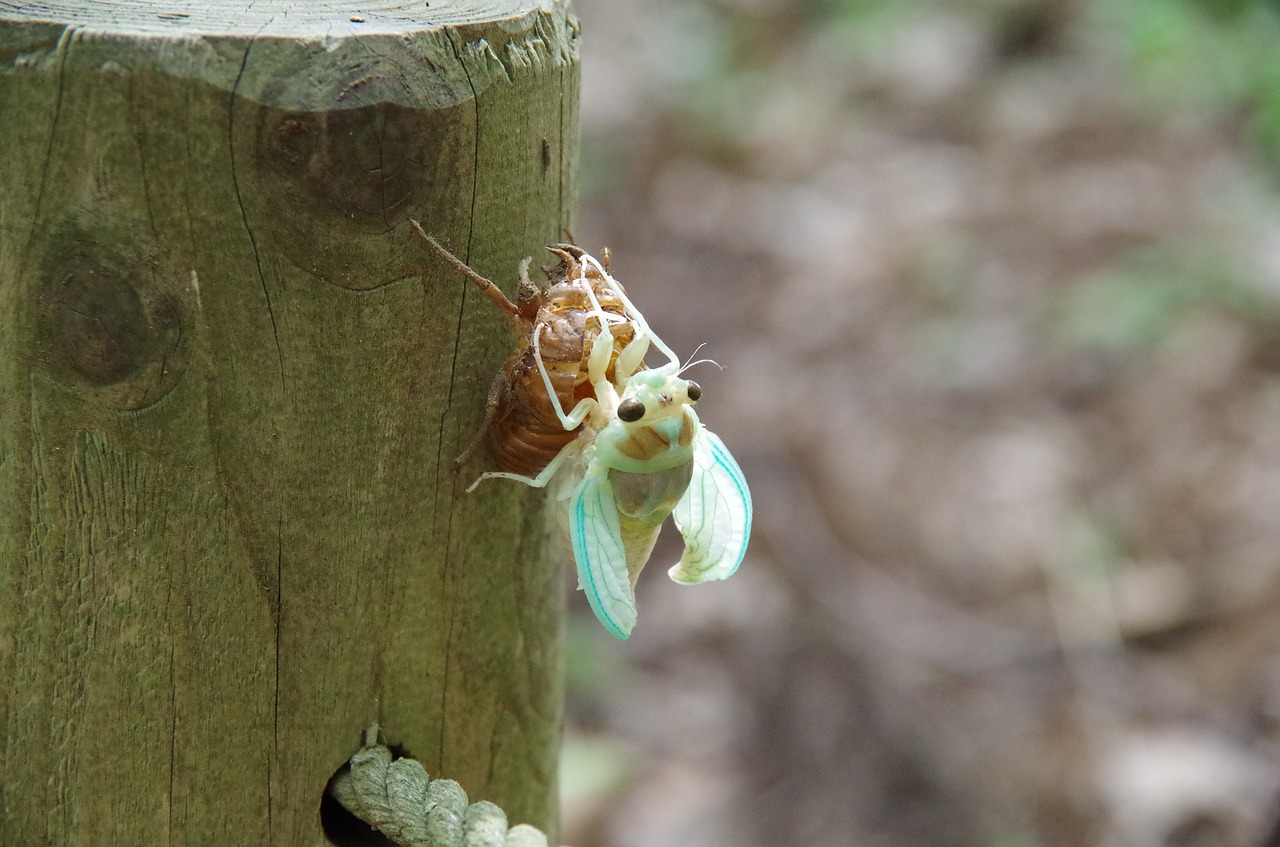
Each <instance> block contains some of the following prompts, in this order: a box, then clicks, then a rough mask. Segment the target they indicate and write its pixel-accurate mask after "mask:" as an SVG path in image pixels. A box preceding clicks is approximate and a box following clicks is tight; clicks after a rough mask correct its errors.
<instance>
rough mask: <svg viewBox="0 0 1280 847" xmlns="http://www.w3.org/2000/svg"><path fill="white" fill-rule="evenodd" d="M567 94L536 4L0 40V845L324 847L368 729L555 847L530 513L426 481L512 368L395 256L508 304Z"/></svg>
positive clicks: (525, 502) (12, 21)
mask: <svg viewBox="0 0 1280 847" xmlns="http://www.w3.org/2000/svg"><path fill="white" fill-rule="evenodd" d="M179 9H180V10H183V11H175V10H179ZM577 73H578V71H577V26H576V23H575V22H574V20H573V18H572V16H571V14H570V12H569V10H568V8H567V0H490V1H489V2H480V0H430V3H429V4H428V3H426V2H417V3H390V2H386V3H379V2H348V0H328V2H325V3H309V4H308V3H296V2H286V0H275V2H266V1H265V0H255V2H249V0H205V1H204V2H202V3H200V4H170V5H165V4H160V3H153V2H150V0H133V2H120V3H110V4H106V3H100V2H94V0H78V1H77V0H49V2H45V3H41V4H38V5H37V7H36V10H35V11H33V10H32V6H31V5H24V4H12V3H0V141H2V142H3V164H0V680H3V682H2V683H0V734H2V735H3V746H2V747H0V786H2V787H0V795H2V796H0V844H6V845H8V844H12V845H34V844H50V845H94V847H100V845H106V844H111V845H126V847H128V846H130V845H137V846H138V847H155V845H161V844H170V843H175V844H186V845H217V847H225V845H229V844H247V845H259V844H262V845H266V844H272V845H276V846H277V847H292V845H322V844H324V843H325V838H324V836H323V835H322V832H321V826H320V823H319V815H318V810H319V808H320V804H321V795H322V792H323V790H324V787H325V784H326V781H327V780H328V779H329V778H330V776H331V775H332V774H333V773H334V772H335V770H337V769H338V768H339V767H340V766H341V765H342V764H343V762H345V761H346V759H347V758H348V757H349V756H350V755H351V754H352V753H354V752H355V751H356V749H357V748H358V747H359V744H360V741H361V733H362V731H363V730H364V729H365V727H366V726H368V725H369V724H370V723H372V722H374V721H377V722H378V723H380V724H381V726H382V728H383V730H384V733H385V735H386V737H387V739H388V740H389V741H390V742H391V743H392V744H394V745H399V746H400V747H401V748H403V749H405V750H407V751H408V752H409V753H411V754H412V755H414V756H416V757H417V758H419V759H421V760H422V761H423V763H424V764H425V765H426V767H427V769H428V771H429V772H430V773H431V775H432V776H433V777H436V776H445V777H451V778H454V779H457V780H458V781H459V782H460V783H462V785H463V786H464V787H465V788H466V789H467V790H468V791H469V793H470V794H471V797H472V799H473V800H479V799H488V800H492V801H494V802H496V803H498V804H499V805H501V806H502V807H503V808H504V809H506V810H507V812H508V813H509V815H510V817H511V821H512V823H516V822H522V821H524V822H529V823H532V824H534V825H536V826H539V827H542V828H545V829H553V828H554V822H555V803H556V794H555V777H556V771H555V761H556V752H557V745H558V741H559V738H558V734H559V724H560V715H561V702H562V693H563V692H562V684H561V667H560V663H561V658H560V655H561V654H560V629H561V617H562V608H561V606H562V602H561V599H560V598H561V596H562V588H563V580H562V572H561V570H560V569H559V568H558V567H555V566H550V565H548V561H552V562H555V561H557V560H558V558H557V557H552V558H551V559H548V558H547V557H546V556H545V555H544V549H543V545H544V537H545V529H544V527H545V521H544V513H543V506H542V503H543V495H542V494H541V493H540V492H532V491H530V490H528V489H526V488H524V487H522V486H518V485H499V484H487V485H485V486H482V487H481V489H480V490H479V491H478V492H477V493H476V494H474V495H470V496H467V495H464V494H463V493H462V485H459V484H458V483H457V481H455V479H454V478H453V476H452V474H451V471H452V464H453V459H454V458H455V457H456V456H457V455H458V454H459V453H460V452H461V450H462V448H463V446H464V445H465V444H466V443H467V441H468V440H469V439H470V437H471V435H472V433H473V430H474V427H475V426H476V424H477V423H478V421H479V418H480V415H481V412H482V409H483V405H484V397H485V393H486V390H487V388H488V385H489V383H490V381H491V380H492V378H493V376H494V374H495V373H496V372H497V369H498V367H499V365H500V364H501V362H502V360H503V358H504V357H505V355H506V354H507V353H508V352H509V350H510V348H511V344H512V343H513V342H512V339H511V338H510V336H509V333H508V330H507V328H506V324H505V322H504V321H503V319H502V316H501V315H499V314H498V313H497V311H496V310H495V309H494V308H493V305H492V304H491V303H490V302H488V301H487V300H486V299H485V298H484V297H483V296H480V295H478V294H477V292H475V291H474V290H473V288H472V286H471V284H470V283H468V282H466V281H465V280H463V279H460V278H459V277H458V276H457V274H456V273H455V272H454V271H452V270H451V269H449V268H446V267H442V266H441V265H440V264H439V263H438V262H435V261H432V260H431V259H430V258H429V257H428V256H427V255H426V254H425V253H424V251H423V250H422V248H421V245H420V244H419V243H418V242H417V240H416V239H415V238H414V237H413V235H412V233H411V231H410V229H409V227H408V225H407V223H406V221H407V219H408V218H410V217H413V218H417V219H418V220H420V221H422V222H423V225H424V226H425V227H427V229H428V230H429V231H430V232H432V233H433V234H435V235H436V236H437V237H439V238H440V240H441V241H443V242H444V243H446V244H447V245H448V246H449V247H450V248H451V249H453V250H454V251H455V252H456V253H458V255H460V256H461V257H463V258H464V259H466V260H467V261H468V262H469V263H470V264H471V265H472V266H473V267H475V268H476V269H477V270H478V271H479V272H481V273H483V274H485V275H486V276H489V277H491V278H493V279H495V280H499V281H502V282H503V284H504V287H505V288H507V290H508V292H511V291H512V289H513V288H514V285H513V283H514V280H515V269H516V264H517V262H518V261H519V260H520V259H521V258H522V257H524V256H526V255H539V254H540V251H541V247H542V245H544V244H547V243H550V242H553V241H556V240H559V239H560V234H561V232H562V231H563V230H564V229H565V228H566V227H568V226H569V225H570V223H571V221H570V217H569V216H570V211H571V209H572V206H573V201H574V193H575V189H574V176H573V172H574V168H573V165H574V160H575V157H576V139H577V88H578V83H577V78H578V77H577ZM541 260H542V257H540V258H539V261H541ZM473 474H474V471H473ZM466 481H468V480H465V479H464V480H461V482H462V483H463V484H465V482H466Z"/></svg>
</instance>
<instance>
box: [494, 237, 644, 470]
mask: <svg viewBox="0 0 1280 847" xmlns="http://www.w3.org/2000/svg"><path fill="white" fill-rule="evenodd" d="M548 249H549V250H551V251H552V252H553V253H556V254H557V255H558V256H559V257H560V264H559V265H557V266H556V267H554V268H552V269H551V270H549V271H548V272H547V276H548V281H547V284H546V285H544V286H543V287H542V288H541V289H539V290H537V291H530V292H521V296H520V297H519V298H518V299H517V301H516V305H517V306H518V307H519V309H520V316H521V318H522V319H524V320H526V321H527V322H528V330H527V332H524V333H522V336H523V337H522V338H521V342H520V346H519V348H518V349H517V350H516V351H515V353H513V354H512V356H511V358H510V359H508V361H507V364H506V366H505V368H504V371H503V375H502V376H501V377H500V379H502V380H504V382H505V386H504V387H503V388H502V390H501V391H500V392H499V394H498V398H497V408H496V409H495V411H494V418H493V422H492V424H491V426H490V429H489V444H490V449H491V452H492V454H493V458H494V462H495V464H496V465H497V466H498V468H499V469H500V470H502V471H505V472H507V473H516V474H520V475H522V476H536V475H537V474H538V473H539V472H540V471H541V470H542V469H543V468H545V467H546V466H547V464H548V463H550V461H551V460H552V459H553V458H555V456H556V455H557V454H558V453H559V452H560V451H561V450H563V449H564V448H565V447H566V446H567V445H568V444H569V443H570V442H571V441H573V440H574V439H575V438H576V437H577V436H578V433H579V431H580V430H581V426H579V427H578V428H577V429H574V430H566V429H565V428H564V425H563V423H562V422H561V420H560V416H559V414H558V413H557V411H556V407H555V404H554V403H553V402H552V400H551V396H550V395H549V394H548V393H547V388H546V383H545V382H544V381H543V378H542V373H541V371H540V369H539V367H538V360H539V358H541V360H542V367H543V368H544V369H545V370H546V372H547V376H548V377H549V379H550V381H551V385H552V388H553V389H554V391H555V396H556V399H557V400H558V401H559V405H560V408H561V409H562V410H563V411H565V412H568V411H570V410H571V409H573V407H574V406H576V405H577V404H578V402H579V401H581V400H584V399H587V398H591V397H594V396H595V389H594V388H593V387H592V385H591V381H590V379H589V378H588V375H587V360H588V357H589V356H590V355H591V350H592V348H593V346H594V344H595V342H596V339H597V337H598V336H599V335H600V330H601V318H600V316H599V315H598V314H597V311H603V312H605V313H607V314H609V315H613V316H616V321H615V320H612V319H610V332H611V334H612V336H613V348H614V349H613V352H612V354H611V356H610V361H609V368H608V373H607V376H608V378H609V380H610V381H611V382H612V381H615V380H616V375H615V373H614V369H615V366H616V362H617V357H618V353H619V352H620V351H621V350H622V349H623V348H625V347H626V346H627V345H628V344H630V343H631V341H632V340H634V339H635V337H636V333H637V331H638V328H637V326H636V325H635V323H634V322H633V321H632V319H631V317H630V316H629V315H628V313H627V307H626V303H625V301H624V300H623V299H622V297H620V296H619V291H618V283H617V281H616V280H614V279H613V278H612V277H610V276H608V274H607V272H605V273H602V272H601V271H602V270H603V268H602V267H601V266H600V265H598V264H596V263H595V262H584V261H582V258H583V256H585V255H586V254H585V253H584V252H583V251H582V250H581V249H580V248H578V247H575V246H573V245H569V244H557V245H554V246H552V247H550V248H548ZM593 297H594V300H595V302H594V303H593V302H592V298H593ZM597 307H598V309H597ZM535 335H536V337H537V344H536V345H535V343H534V338H535Z"/></svg>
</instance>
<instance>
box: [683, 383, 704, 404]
mask: <svg viewBox="0 0 1280 847" xmlns="http://www.w3.org/2000/svg"><path fill="white" fill-rule="evenodd" d="M685 393H686V394H688V395H689V399H690V400H692V401H693V402H695V403H697V402H698V401H699V400H701V399H702V386H701V385H698V383H696V382H694V381H693V380H689V387H688V388H686V389H685Z"/></svg>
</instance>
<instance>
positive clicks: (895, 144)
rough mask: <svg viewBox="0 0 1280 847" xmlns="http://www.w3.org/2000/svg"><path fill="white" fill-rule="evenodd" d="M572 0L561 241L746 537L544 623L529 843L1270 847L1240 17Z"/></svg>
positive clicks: (1254, 118)
mask: <svg viewBox="0 0 1280 847" xmlns="http://www.w3.org/2000/svg"><path fill="white" fill-rule="evenodd" d="M576 10H577V13H578V15H579V17H580V18H581V20H582V24H583V31H584V56H583V77H584V81H583V123H584V164H583V173H582V183H583V184H582V189H583V203H582V207H581V211H580V215H579V223H578V226H577V232H576V233H575V234H576V236H577V237H578V239H579V242H580V243H581V244H583V245H584V246H585V247H587V248H588V249H593V250H594V249H598V248H599V247H600V246H601V245H608V246H609V247H611V248H612V250H613V257H614V265H613V268H614V271H615V272H616V273H617V275H618V277H619V278H620V279H621V280H622V281H623V283H624V284H626V285H627V287H628V291H629V292H630V293H631V295H632V297H633V299H634V300H635V301H636V303H637V305H638V306H639V307H640V308H641V310H642V311H644V313H645V314H646V316H647V317H648V318H649V321H650V323H651V324H652V325H653V326H654V328H655V329H656V330H657V332H659V333H660V334H661V335H662V336H663V337H664V338H665V339H666V340H667V341H668V342H669V343H671V344H672V346H673V347H674V348H675V349H676V350H677V351H678V352H680V353H681V354H682V355H686V356H687V355H689V354H691V353H693V351H694V349H695V348H696V347H697V345H698V344H700V343H703V342H706V347H705V348H703V349H702V351H701V353H700V354H699V355H701V356H709V357H711V358H713V359H715V360H716V361H718V362H720V363H721V364H723V365H724V370H723V372H720V371H717V370H716V369H715V368H714V367H712V366H709V365H700V366H699V367H698V368H697V369H696V372H695V374H694V376H695V378H696V379H698V380H699V381H700V382H701V384H702V386H703V388H704V390H705V399H704V400H703V401H702V402H701V403H700V404H699V407H698V409H699V414H700V415H701V417H702V419H703V421H704V422H706V423H707V424H708V426H709V427H710V428H711V429H712V430H714V431H715V432H717V433H718V434H719V435H720V436H721V437H722V438H723V439H724V441H725V443H726V444H727V445H728V446H729V448H730V449H731V450H732V451H733V452H734V454H735V455H736V457H737V458H738V460H739V461H740V463H741V464H742V466H743V468H744V470H745V472H746V474H747V478H748V480H749V482H750V483H751V486H752V491H753V493H754V495H755V499H756V526H755V535H754V537H753V541H752V547H751V549H750V551H749V552H748V554H747V560H746V562H745V563H744V564H743V566H742V569H741V570H740V572H739V573H738V575H736V576H735V577H734V578H733V579H732V580H729V581H728V582H725V583H719V584H716V585H714V586H702V587H698V588H682V587H679V586H676V585H674V584H672V583H670V582H669V581H668V580H667V579H666V578H665V576H664V575H663V571H664V570H665V567H666V565H667V564H669V563H670V562H669V560H672V561H673V560H674V559H675V558H676V557H677V555H678V553H677V551H678V549H679V547H678V543H677V539H676V538H674V535H675V533H674V531H673V530H672V529H670V528H668V530H667V533H668V534H669V535H670V536H672V537H664V539H663V543H662V544H661V545H660V547H659V549H658V551H657V553H656V554H655V556H654V561H653V562H652V563H651V565H650V570H649V571H648V572H647V573H645V574H644V576H643V578H642V579H641V581H640V586H639V608H640V621H639V624H638V626H637V628H636V633H635V635H634V636H633V638H632V640H631V641H630V642H629V643H627V644H625V645H618V644H613V643H609V642H610V639H608V638H607V637H606V636H605V635H604V634H603V633H602V632H601V631H600V630H599V628H598V627H596V626H595V625H594V623H593V622H592V621H591V620H590V613H589V612H588V611H586V604H585V603H584V602H575V603H573V608H574V610H575V613H576V614H578V615H579V617H578V618H575V621H574V622H573V628H572V629H571V632H570V650H571V661H570V673H571V677H570V684H571V699H570V719H569V726H568V727H567V739H566V740H567V745H566V753H565V756H566V760H565V765H564V774H563V779H564V794H565V797H564V800H565V810H566V811H565V815H566V817H565V832H564V840H565V843H568V844H573V845H576V846H577V847H674V845H680V847H721V846H722V845H738V846H739V847H756V846H757V845H759V847H790V845H796V847H800V845H803V846H804V847H824V846H825V845H832V846H833V847H836V846H837V845H838V846H839V847H844V845H858V847H862V846H863V845H866V847H908V846H909V845H910V847H948V846H949V845H966V847H967V845H982V846H983V847H1036V846H1037V845H1046V847H1047V846H1048V845H1053V846H1054V847H1057V845H1081V846H1082V847H1086V846H1087V847H1093V845H1105V847H1147V845H1152V847H1156V846H1157V845H1160V846H1162V845H1169V847H1174V846H1175V845H1177V847H1192V845H1195V847H1200V845H1206V846H1207V845H1241V847H1253V846H1254V845H1256V846H1257V847H1261V845H1264V844H1270V845H1276V844H1280V836H1278V835H1275V834H1272V833H1273V830H1274V829H1275V827H1276V821H1277V818H1278V817H1280V748H1278V743H1280V143H1277V139H1278V138H1280V50H1278V49H1277V48H1276V45H1277V44H1280V9H1277V8H1276V7H1275V5H1274V4H1266V3H1261V2H1249V0H1235V1H1234V2H1216V3H1214V2H1208V1H1207V0H1199V2H1197V0H1096V2H1089V0H1079V1H1078V2H1069V0H1066V1H1065V2H1050V0H968V2H961V0H935V2H926V3H892V2H868V0H809V1H808V2H784V0H719V2H710V0H703V2H687V0H650V2H646V3H633V2H628V0H576ZM578 599H579V600H580V596H579V598H578Z"/></svg>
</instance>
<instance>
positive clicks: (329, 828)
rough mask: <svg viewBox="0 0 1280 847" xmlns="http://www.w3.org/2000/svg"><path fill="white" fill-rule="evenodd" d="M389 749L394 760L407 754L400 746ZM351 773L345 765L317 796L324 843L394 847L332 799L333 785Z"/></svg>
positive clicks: (376, 831)
mask: <svg viewBox="0 0 1280 847" xmlns="http://www.w3.org/2000/svg"><path fill="white" fill-rule="evenodd" d="M389 747H390V750H391V755H392V757H393V758H396V759H399V758H403V757H405V756H408V755H409V753H408V751H407V750H405V748H403V747H401V746H400V745H399V744H392V745H389ZM350 770H351V765H350V764H349V763H345V762H344V763H343V765H342V767H340V768H338V769H337V770H336V771H334V772H333V776H331V777H329V781H328V782H326V783H325V785H324V794H322V795H321V797H320V827H321V829H322V830H324V837H325V840H326V841H328V842H329V843H330V844H332V845H333V847H396V843H395V842H394V841H392V840H391V839H390V838H387V837H386V836H385V835H383V834H382V833H381V832H379V831H378V830H376V829H374V828H373V827H371V826H369V824H367V823H365V822H364V821H362V820H361V819H360V818H359V817H357V816H356V815H355V814H353V813H352V812H350V811H349V810H348V809H347V807H346V806H343V805H342V804H341V803H340V802H338V800H337V798H335V797H334V796H333V784H334V783H335V782H336V781H337V780H338V778H339V777H343V776H345V775H346V774H347V773H349V772H350Z"/></svg>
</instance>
